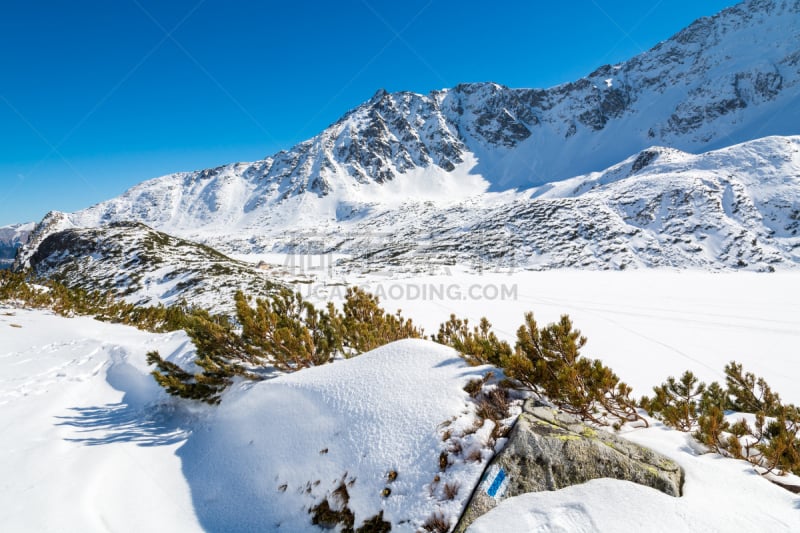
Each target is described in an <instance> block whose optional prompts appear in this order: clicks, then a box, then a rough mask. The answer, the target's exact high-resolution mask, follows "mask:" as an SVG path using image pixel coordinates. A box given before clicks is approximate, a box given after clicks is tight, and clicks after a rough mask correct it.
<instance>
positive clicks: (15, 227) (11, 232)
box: [0, 222, 36, 268]
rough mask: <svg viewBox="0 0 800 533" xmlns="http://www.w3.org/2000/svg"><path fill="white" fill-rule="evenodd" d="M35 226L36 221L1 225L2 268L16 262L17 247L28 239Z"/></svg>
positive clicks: (0, 259)
mask: <svg viewBox="0 0 800 533" xmlns="http://www.w3.org/2000/svg"><path fill="white" fill-rule="evenodd" d="M34 226H36V224H35V223H34V222H29V223H27V224H12V225H10V226H3V227H0V268H6V267H8V266H10V265H11V263H13V262H14V257H15V256H16V255H17V249H18V248H19V247H20V246H22V245H23V244H24V243H26V242H27V241H28V235H29V234H30V232H31V231H32V230H33V228H34Z"/></svg>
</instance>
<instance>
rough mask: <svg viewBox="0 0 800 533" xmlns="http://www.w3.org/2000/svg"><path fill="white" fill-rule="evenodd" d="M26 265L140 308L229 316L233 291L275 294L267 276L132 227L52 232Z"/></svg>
mask: <svg viewBox="0 0 800 533" xmlns="http://www.w3.org/2000/svg"><path fill="white" fill-rule="evenodd" d="M28 264H29V265H30V267H31V268H32V270H33V272H34V273H35V274H37V275H38V276H41V277H46V278H53V279H57V280H59V281H62V282H64V283H65V284H66V285H68V286H71V287H79V288H83V289H86V290H104V291H111V292H113V293H115V294H117V295H119V296H121V297H123V298H124V299H125V300H127V301H129V302H132V303H136V304H140V305H157V304H159V303H162V304H165V305H171V304H177V303H181V302H186V303H188V304H190V305H198V306H201V307H204V308H206V309H210V310H212V311H230V310H231V309H232V308H233V295H234V293H235V292H236V291H237V290H243V291H245V292H247V293H248V294H252V295H254V296H264V295H266V294H268V293H269V292H271V291H272V290H273V289H274V288H275V284H274V283H273V282H272V281H271V276H270V274H269V273H268V272H265V271H262V270H259V269H257V268H255V267H253V266H252V265H248V264H246V263H240V262H238V261H234V260H233V259H230V258H229V257H226V256H224V255H222V254H221V253H219V252H217V251H215V250H213V249H211V248H209V247H207V246H204V245H200V244H196V243H193V242H189V241H185V240H183V239H178V238H175V237H172V236H169V235H167V234H165V233H161V232H158V231H154V230H152V229H150V228H148V227H147V226H145V225H143V224H140V223H135V222H119V223H112V224H109V225H107V226H103V227H102V228H89V229H66V230H61V231H55V232H52V233H50V234H49V235H48V236H47V237H46V238H44V239H42V240H41V241H40V242H38V244H37V247H36V250H35V252H34V253H33V254H32V255H31V256H30V257H29V258H28Z"/></svg>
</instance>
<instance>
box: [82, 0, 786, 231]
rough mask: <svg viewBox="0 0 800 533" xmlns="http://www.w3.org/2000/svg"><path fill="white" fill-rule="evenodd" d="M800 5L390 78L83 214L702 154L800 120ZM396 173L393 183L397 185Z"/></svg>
mask: <svg viewBox="0 0 800 533" xmlns="http://www.w3.org/2000/svg"><path fill="white" fill-rule="evenodd" d="M798 89H800V4H798V3H797V2H796V1H794V0H748V1H746V2H743V3H741V4H739V5H737V6H735V7H732V8H729V9H727V10H725V11H723V12H721V13H720V14H718V15H716V16H714V17H711V18H703V19H700V20H698V21H696V22H694V23H693V24H692V25H690V26H689V27H687V28H686V29H684V30H683V31H681V32H679V33H678V34H676V35H675V36H674V37H672V38H671V39H669V40H667V41H665V42H662V43H660V44H658V45H657V46H655V47H654V48H653V49H651V50H649V51H647V52H645V53H642V54H641V55H639V56H636V57H634V58H633V59H631V60H629V61H627V62H625V63H621V64H618V65H613V66H612V65H605V66H603V67H600V68H598V69H597V70H595V71H594V72H592V73H591V74H589V75H588V76H586V77H585V78H582V79H580V80H578V81H575V82H572V83H566V84H563V85H559V86H556V87H553V88H550V89H510V88H507V87H503V86H501V85H497V84H494V83H473V84H462V85H458V86H456V87H455V88H452V89H448V90H442V91H435V92H432V93H430V94H428V95H420V94H414V93H410V92H400V93H394V94H389V93H386V92H385V91H383V90H381V91H378V92H377V93H376V94H375V95H374V96H373V97H372V98H371V99H370V100H369V101H367V102H365V103H364V104H363V105H361V106H359V107H358V108H356V109H354V110H352V111H350V112H348V113H347V114H345V115H344V116H343V117H342V118H341V119H340V120H339V121H337V122H336V123H334V124H332V125H331V126H330V127H328V128H327V129H326V130H324V131H323V132H322V133H320V134H319V135H317V136H316V137H314V138H312V139H309V140H308V141H305V142H302V143H300V144H298V145H297V146H295V147H293V148H291V149H290V150H288V151H281V152H279V153H277V154H275V155H273V156H271V157H268V158H266V159H264V160H262V161H258V162H255V163H238V164H232V165H227V166H224V167H220V168H217V169H210V170H203V171H198V172H189V173H178V174H173V175H170V176H165V177H163V178H158V179H155V180H151V181H148V182H145V183H143V184H141V185H139V186H137V187H134V188H133V189H131V190H130V191H128V192H127V193H125V194H124V195H122V196H121V197H119V198H116V199H113V200H110V201H108V202H104V203H102V204H100V205H98V206H95V207H93V208H91V209H89V210H86V211H84V212H82V213H81V214H80V215H79V216H77V217H76V221H80V222H81V223H82V224H84V225H90V224H91V225H93V224H98V223H100V222H103V221H107V220H120V219H134V220H139V221H142V222H145V223H147V224H149V225H152V226H154V227H157V228H159V229H173V230H184V231H185V230H189V229H193V228H204V229H208V230H209V231H220V230H223V229H224V228H225V227H226V226H230V225H237V226H247V227H251V228H259V227H263V226H265V225H269V224H272V223H274V222H275V218H274V217H271V216H270V212H271V211H272V210H273V207H274V205H276V204H279V203H284V202H286V201H287V200H288V199H290V198H296V199H297V205H296V206H295V207H296V209H297V210H298V211H299V212H300V214H299V215H298V216H297V218H299V219H300V220H301V221H302V217H303V214H304V213H303V211H302V203H303V202H302V201H300V200H299V199H300V198H303V197H305V196H308V195H307V194H304V193H310V195H311V196H329V197H331V202H330V205H328V206H327V207H328V209H326V211H325V213H324V214H325V216H326V217H327V218H328V219H332V220H336V219H341V218H346V217H348V216H352V215H351V209H350V208H351V206H352V204H361V203H371V202H380V201H385V200H387V198H388V199H391V198H395V197H397V196H398V194H403V195H405V196H417V197H421V198H423V199H441V198H444V199H448V200H449V199H452V198H453V197H454V196H462V197H463V196H465V195H469V194H471V193H474V192H477V191H481V190H482V189H483V188H491V189H492V190H506V189H509V188H519V187H521V188H526V187H530V186H536V185H541V184H543V183H547V182H550V181H555V180H560V179H564V178H569V177H572V176H575V175H579V174H584V173H587V172H591V171H599V170H602V169H603V168H606V167H608V166H610V165H613V164H615V163H617V162H619V161H621V160H623V159H625V158H627V157H629V156H630V155H631V154H633V153H637V152H639V151H641V150H643V149H645V148H647V147H649V146H653V145H659V146H669V147H673V148H677V149H680V150H684V151H688V152H692V153H697V152H703V151H707V150H708V149H715V148H720V147H723V146H728V145H731V144H734V143H738V142H742V141H745V140H750V139H754V138H759V137H764V136H768V135H790V134H798V133H800V131H798V127H797V124H798V123H800V90H798ZM389 183H391V184H392V185H391V186H390V187H378V186H376V185H381V184H383V185H386V184H389Z"/></svg>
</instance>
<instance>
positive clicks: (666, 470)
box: [455, 400, 683, 533]
mask: <svg viewBox="0 0 800 533" xmlns="http://www.w3.org/2000/svg"><path fill="white" fill-rule="evenodd" d="M604 477H607V478H614V479H620V480H625V481H632V482H634V483H639V484H640V485H645V486H648V487H652V488H654V489H657V490H660V491H661V492H663V493H665V494H669V495H670V496H680V495H681V493H682V487H683V470H682V469H681V467H680V466H678V464H676V463H675V462H674V461H672V460H671V459H669V458H667V457H665V456H663V455H661V454H658V453H656V452H654V451H652V450H649V449H647V448H644V447H642V446H639V445H637V444H634V443H632V442H629V441H627V440H625V439H622V438H620V437H617V436H616V435H613V434H611V433H608V432H606V431H602V430H597V429H594V428H591V427H589V426H587V425H585V424H583V423H581V422H580V420H578V419H577V418H575V417H573V416H571V415H567V414H565V413H563V412H560V411H558V410H557V409H555V408H553V407H550V406H546V405H542V404H539V403H537V402H536V401H534V400H528V401H527V402H526V403H525V406H524V408H523V412H522V414H521V415H520V417H519V420H518V421H517V424H516V426H514V429H513V430H512V432H511V435H510V437H509V442H508V445H507V446H506V447H505V448H504V449H503V450H502V451H501V452H500V453H499V454H498V455H497V456H496V457H495V458H494V460H493V461H492V462H491V463H490V464H489V467H488V468H487V469H486V473H485V474H484V476H483V479H482V480H481V483H480V484H479V485H478V487H477V488H476V490H475V492H474V494H473V495H472V498H471V500H470V502H469V503H468V504H467V507H466V510H465V511H464V514H463V515H462V517H461V520H460V521H459V523H458V525H457V526H456V528H455V531H456V532H457V533H462V532H463V531H465V530H466V529H467V527H468V526H469V525H470V524H471V523H472V522H473V521H474V520H475V519H477V518H478V517H479V516H481V515H483V514H485V513H487V512H488V511H489V510H491V509H492V508H494V507H495V506H496V505H497V504H498V503H499V502H500V501H501V500H503V499H505V498H510V497H512V496H518V495H520V494H525V493H528V492H539V491H544V490H558V489H561V488H564V487H568V486H571V485H578V484H580V483H584V482H586V481H589V480H591V479H598V478H604Z"/></svg>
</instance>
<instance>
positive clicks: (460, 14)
mask: <svg viewBox="0 0 800 533" xmlns="http://www.w3.org/2000/svg"><path fill="white" fill-rule="evenodd" d="M733 3H734V1H733V0H722V1H719V0H704V1H703V2H697V1H696V0H640V1H638V2H631V1H617V0H572V1H571V2H565V3H556V2H542V1H532V0H527V1H507V2H487V1H485V0H483V1H477V0H460V1H453V2H450V1H444V0H405V1H403V2H397V1H391V2H385V1H378V0H340V1H337V2H323V1H319V2H306V1H302V0H296V1H294V2H272V1H260V2H257V1H249V2H247V1H239V0H228V1H223V0H190V1H183V0H173V1H170V2H163V1H154V0H95V1H84V0H74V1H71V2H64V1H62V0H53V1H38V2H32V1H26V0H7V1H5V2H4V3H3V10H2V17H1V18H0V49H1V50H2V53H0V125H2V127H0V146H1V147H2V148H0V225H4V224H10V223H13V222H23V221H31V220H38V219H40V218H41V217H42V216H43V215H44V214H45V213H46V212H47V211H49V210H51V209H57V210H61V211H74V210H77V209H80V208H83V207H88V206H89V205H92V204H94V203H97V202H99V201H102V200H104V199H107V198H111V197H113V196H116V195H118V194H120V193H122V192H123V191H124V190H125V189H127V188H129V187H131V186H132V185H135V184H136V183H139V182H141V181H143V180H145V179H148V178H152V177H156V176H160V175H163V174H167V173H171V172H176V171H181V170H194V169H200V168H207V167H212V166H216V165H220V164H223V163H229V162H233V161H251V160H256V159H260V158H263V157H265V156H267V155H271V154H273V153H274V152H276V151H278V150H280V149H284V148H289V147H291V146H292V145H293V144H295V143H297V142H299V141H302V140H304V139H307V138H309V137H311V136H313V135H314V134H316V133H318V132H319V131H320V130H322V129H323V128H325V127H326V126H327V125H328V124H330V123H332V122H334V121H335V120H336V119H337V118H338V117H339V116H341V115H342V114H343V113H345V112H346V111H347V110H348V109H350V108H352V107H354V106H356V105H358V104H359V103H361V102H363V101H364V100H367V99H368V98H369V97H370V96H371V95H372V94H373V93H374V92H375V91H376V90H377V89H379V88H385V89H386V90H388V91H397V90H410V91H415V92H423V93H425V92H428V91H431V90H434V89H440V88H445V87H452V86H454V85H456V84H458V83H461V82H468V81H495V82H498V83H502V84H504V85H508V86H511V87H549V86H552V85H555V84H558V83H562V82H566V81H570V80H574V79H577V78H579V77H581V76H583V75H586V74H588V73H589V72H591V71H592V70H594V69H595V68H596V67H598V66H600V65H602V64H605V63H615V62H619V61H622V60H625V59H627V58H629V57H631V56H633V55H635V54H637V53H640V52H642V51H644V50H646V49H648V48H650V47H651V46H653V45H654V44H656V43H657V42H659V41H661V40H664V39H666V38H668V37H670V36H671V35H673V34H674V33H675V32H677V31H678V30H680V29H681V28H683V27H684V26H686V25H688V24H689V23H690V22H691V21H692V20H694V19H696V18H699V17H701V16H708V15H713V14H714V13H716V12H717V11H719V10H721V9H723V8H724V7H727V6H728V5H732V4H733ZM559 4H560V5H559Z"/></svg>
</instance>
